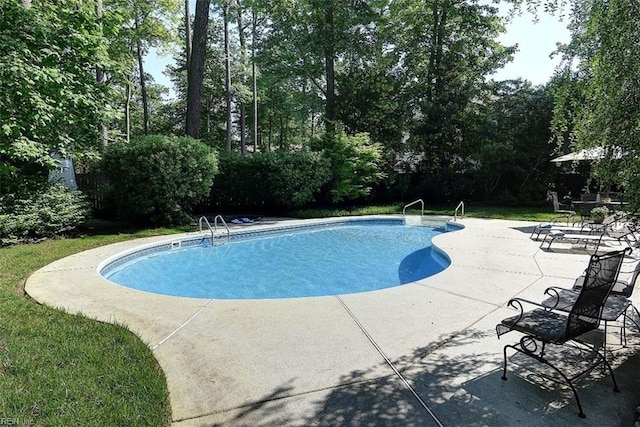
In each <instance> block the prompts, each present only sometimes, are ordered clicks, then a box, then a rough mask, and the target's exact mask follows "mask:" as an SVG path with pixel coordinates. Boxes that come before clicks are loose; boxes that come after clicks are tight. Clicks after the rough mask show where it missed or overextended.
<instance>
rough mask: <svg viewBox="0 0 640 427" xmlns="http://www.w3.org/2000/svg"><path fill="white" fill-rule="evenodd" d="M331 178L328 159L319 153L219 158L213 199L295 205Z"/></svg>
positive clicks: (228, 204)
mask: <svg viewBox="0 0 640 427" xmlns="http://www.w3.org/2000/svg"><path fill="white" fill-rule="evenodd" d="M330 179H331V169H330V165H329V162H328V160H327V159H326V158H324V157H323V156H322V155H321V154H320V153H313V152H309V151H298V152H285V151H275V152H267V153H256V154H253V155H251V156H246V157H243V156H240V155H239V154H236V153H226V154H224V155H221V157H220V174H219V175H218V176H217V177H216V180H215V183H214V184H213V188H212V189H211V202H212V203H213V204H215V205H217V206H223V207H233V208H237V207H256V206H261V207H264V208H267V209H269V208H276V209H278V208H287V209H289V208H294V207H300V206H304V205H306V204H308V203H310V202H313V201H314V195H315V194H316V193H317V192H318V191H319V189H320V188H321V187H322V186H323V185H324V184H326V183H327V182H329V180H330Z"/></svg>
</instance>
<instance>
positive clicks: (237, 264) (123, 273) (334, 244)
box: [105, 223, 450, 299]
mask: <svg viewBox="0 0 640 427" xmlns="http://www.w3.org/2000/svg"><path fill="white" fill-rule="evenodd" d="M356 224H357V223H356ZM442 232H443V231H442V230H438V229H434V228H430V227H408V226H404V225H388V224H385V225H377V224H374V225H372V224H363V225H335V226H332V227H330V228H326V227H323V228H317V229H314V228H310V229H302V230H296V231H290V232H287V233H282V234H275V235H269V236H265V237H255V238H251V239H245V240H238V241H233V240H232V241H231V242H230V243H225V244H222V245H217V246H211V244H210V241H208V240H207V241H205V243H202V244H199V245H195V246H190V247H182V248H179V249H172V250H164V251H157V252H151V253H150V254H148V255H145V256H140V257H134V258H133V259H131V260H128V261H127V262H125V263H123V264H122V265H119V266H117V267H115V268H111V269H108V272H107V273H106V274H105V277H106V278H108V279H109V280H111V281H113V282H116V283H119V284H121V285H124V286H128V287H131V288H135V289H139V290H143V291H148V292H154V293H160V294H166V295H175V296H185V297H197V298H216V299H265V298H295V297H309V296H321V295H339V294H348V293H356V292H365V291H371V290H376V289H383V288H388V287H393V286H398V285H402V284H405V283H409V282H413V281H416V280H419V279H422V278H424V277H428V276H432V275H434V274H437V273H439V272H440V271H442V270H444V269H445V268H447V267H448V266H449V264H450V260H449V258H448V257H447V256H446V255H444V254H443V253H442V252H441V251H438V250H434V249H432V246H431V239H432V238H433V237H434V236H435V235H437V234H440V233H442Z"/></svg>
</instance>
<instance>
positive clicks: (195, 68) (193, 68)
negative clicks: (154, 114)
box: [186, 0, 211, 139]
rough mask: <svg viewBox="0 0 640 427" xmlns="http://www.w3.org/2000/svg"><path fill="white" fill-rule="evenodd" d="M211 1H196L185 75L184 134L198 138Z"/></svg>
mask: <svg viewBox="0 0 640 427" xmlns="http://www.w3.org/2000/svg"><path fill="white" fill-rule="evenodd" d="M210 4H211V0H196V15H195V19H194V23H193V44H192V47H191V62H190V64H189V70H188V73H187V82H188V84H187V124H186V134H187V135H188V136H191V137H192V138H198V139H199V138H200V117H201V114H202V111H201V109H202V86H203V80H204V63H205V55H206V52H207V26H208V24H209V6H210Z"/></svg>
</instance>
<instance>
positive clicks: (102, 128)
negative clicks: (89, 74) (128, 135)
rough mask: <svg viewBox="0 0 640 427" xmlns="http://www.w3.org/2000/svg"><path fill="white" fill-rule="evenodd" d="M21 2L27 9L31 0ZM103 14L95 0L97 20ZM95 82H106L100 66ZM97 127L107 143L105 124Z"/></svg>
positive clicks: (102, 83)
mask: <svg viewBox="0 0 640 427" xmlns="http://www.w3.org/2000/svg"><path fill="white" fill-rule="evenodd" d="M22 4H23V5H25V7H26V8H27V9H28V8H29V7H31V0H26V1H23V3H22ZM103 15H104V7H103V5H102V0H97V1H96V16H97V17H98V19H99V20H101V19H102V17H103ZM100 25H102V24H100ZM96 82H97V83H98V84H99V85H104V84H106V83H107V75H106V74H105V73H104V71H103V70H102V69H101V68H100V67H96ZM98 127H99V130H100V135H101V136H102V144H106V143H107V125H105V124H104V123H100V124H99V125H98Z"/></svg>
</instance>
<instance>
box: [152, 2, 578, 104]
mask: <svg viewBox="0 0 640 427" xmlns="http://www.w3.org/2000/svg"><path fill="white" fill-rule="evenodd" d="M505 13H506V12H505ZM506 27H507V31H506V33H504V34H503V35H502V36H501V37H499V41H500V42H501V43H502V44H504V45H507V46H512V45H515V44H517V45H518V52H516V54H515V55H514V59H513V61H512V62H510V63H509V64H507V65H506V66H505V67H504V68H502V69H501V70H499V71H498V72H497V73H495V74H494V75H492V76H491V77H492V78H493V79H494V80H508V79H517V78H522V79H526V80H529V81H530V82H531V83H533V84H534V85H540V84H545V83H547V82H548V81H549V79H550V78H551V76H552V75H553V72H554V69H555V67H556V66H557V65H558V63H559V62H560V58H559V57H558V56H556V57H554V58H550V55H551V54H552V53H553V52H554V51H555V50H556V43H568V42H569V41H570V39H571V37H570V33H569V30H568V29H567V21H565V22H561V21H560V20H559V19H558V18H557V17H554V16H552V15H550V14H547V13H544V12H542V11H541V12H538V21H537V22H534V16H533V15H531V14H530V13H527V12H523V14H522V16H517V17H514V18H513V19H512V21H511V22H510V23H509V24H507V25H506ZM172 62H173V59H172V58H171V57H166V56H164V57H163V56H159V55H158V54H157V52H155V51H151V52H150V53H149V55H148V56H147V58H146V59H145V68H146V70H147V72H149V73H150V74H152V75H153V77H154V79H155V80H156V82H157V83H160V84H162V85H164V86H167V87H169V88H172V87H173V85H172V83H171V81H170V80H169V79H168V78H167V77H166V76H165V75H163V71H164V69H165V67H166V66H167V65H169V64H171V63H172ZM172 93H173V91H172Z"/></svg>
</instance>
